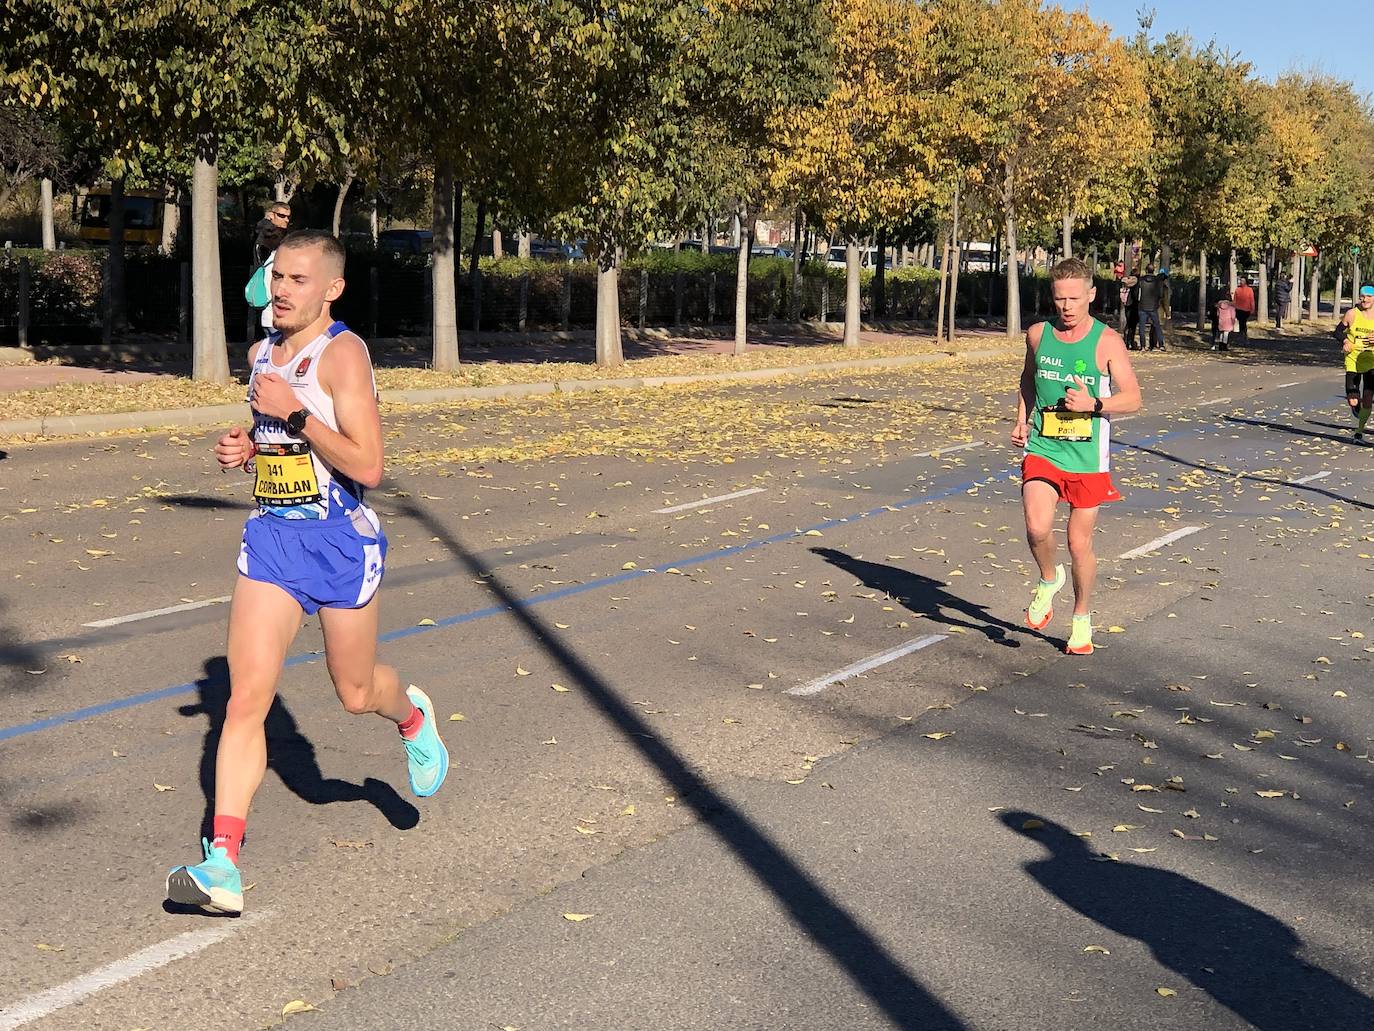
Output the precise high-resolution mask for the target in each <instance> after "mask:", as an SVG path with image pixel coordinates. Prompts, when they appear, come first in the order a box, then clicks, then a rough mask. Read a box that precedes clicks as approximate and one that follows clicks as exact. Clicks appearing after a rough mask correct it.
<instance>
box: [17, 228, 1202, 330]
mask: <svg viewBox="0 0 1374 1031" xmlns="http://www.w3.org/2000/svg"><path fill="white" fill-rule="evenodd" d="M21 255H22V256H25V257H28V259H29V261H30V265H31V270H32V274H31V280H30V291H29V318H30V327H31V328H30V333H29V339H30V341H31V342H43V343H50V344H62V343H91V342H94V341H96V340H98V339H99V337H100V325H101V316H102V311H103V304H104V300H103V292H102V276H103V268H102V266H103V262H104V258H105V252H104V251H103V250H81V251H61V252H55V253H53V252H43V251H22V252H6V253H5V254H4V256H3V257H0V342H6V343H13V342H14V339H15V335H16V325H17V309H18V280H19V272H18V269H19V262H18V258H19V257H20V256H21ZM126 260H127V269H126V275H125V281H126V308H127V312H128V316H129V322H130V327H131V329H132V330H134V331H135V332H140V333H152V334H169V335H171V334H176V333H177V332H178V329H179V327H180V325H181V324H182V322H181V305H182V297H181V286H182V276H183V269H182V263H181V262H179V261H177V260H175V259H172V258H168V257H165V256H162V255H159V254H157V253H156V252H153V251H150V250H144V249H139V248H130V249H129V251H128V255H127V259H126ZM250 271H251V268H250V267H249V265H248V264H247V263H246V262H243V261H238V262H235V261H234V260H233V258H232V256H231V255H228V254H226V256H225V260H224V261H223V262H222V263H221V283H222V294H223V303H224V309H225V326H226V330H227V333H228V336H229V339H230V340H231V341H235V342H238V341H246V340H248V339H249V338H250V327H254V328H253V329H252V330H251V332H253V333H255V332H256V329H255V327H256V325H257V320H256V318H255V317H254V316H253V313H250V312H249V310H248V307H247V304H246V303H245V302H244V300H243V286H244V283H246V282H247V279H248V276H249V274H250ZM792 274H793V269H792V262H791V260H790V259H787V258H755V259H753V260H752V261H751V262H750V264H749V294H748V318H749V321H750V322H751V323H755V324H766V323H769V322H781V321H789V320H790V319H791V311H792ZM345 275H346V278H347V280H348V286H347V288H346V289H345V291H344V294H343V296H342V297H341V298H340V299H339V300H338V301H337V302H335V304H334V308H333V311H334V314H335V315H336V316H337V317H338V318H340V319H342V320H343V321H345V322H347V323H348V324H349V325H351V326H353V327H354V328H356V329H357V330H358V331H359V332H361V333H363V334H365V335H368V336H378V337H406V336H420V337H423V336H428V335H429V332H430V320H431V309H432V280H431V270H430V268H429V262H428V259H427V258H426V257H425V256H423V255H418V256H408V257H398V256H395V255H390V254H386V253H378V252H370V251H358V252H353V253H350V255H349V258H348V266H347V269H346V273H345ZM735 275H736V260H735V256H734V255H732V254H709V255H708V254H698V253H690V252H688V253H682V254H676V253H673V252H670V251H654V252H649V253H646V254H643V255H639V256H635V257H632V258H630V259H628V260H627V261H626V262H625V263H624V265H623V267H622V269H621V273H620V318H621V324H622V325H623V326H625V327H672V326H680V327H707V326H711V327H724V326H728V325H731V324H733V322H734V317H735ZM874 278H875V276H874V272H873V270H871V269H864V270H862V271H861V272H860V303H861V306H862V309H863V317H864V318H866V319H872V318H874V317H875V312H874V304H873V284H874ZM456 280H457V283H456V285H457V294H458V309H459V310H458V318H459V326H460V329H462V330H464V331H471V330H472V329H473V328H474V327H476V326H480V329H481V330H482V331H484V332H492V331H520V330H528V331H546V330H573V329H590V328H592V327H593V326H594V325H595V322H596V266H595V265H594V264H593V263H590V262H572V263H548V262H542V261H531V260H528V259H519V258H500V259H493V258H483V259H481V260H480V263H479V274H478V276H477V277H476V278H475V279H474V277H472V276H471V274H470V269H469V266H468V264H467V263H464V265H463V266H462V268H461V269H460V270H459V272H458V274H457V276H456ZM885 280H886V312H885V317H886V318H888V319H890V320H894V321H900V320H919V321H925V322H931V321H934V319H935V318H936V314H937V313H936V306H937V303H938V299H939V275H938V273H937V272H935V271H933V270H931V269H927V268H924V267H921V266H905V267H901V268H895V269H889V270H887V274H886V276H885ZM1097 287H1098V296H1097V301H1096V303H1095V304H1094V305H1093V311H1094V312H1095V313H1098V314H1102V315H1104V316H1107V315H1111V316H1112V317H1114V313H1115V311H1116V297H1117V290H1116V284H1115V283H1113V282H1112V281H1111V280H1110V279H1103V278H1099V279H1098V280H1097ZM1196 296H1197V290H1196V281H1195V280H1185V281H1175V282H1174V307H1175V309H1176V310H1179V311H1188V310H1195V308H1196ZM800 302H801V303H800V309H801V310H800V314H801V318H802V319H804V320H808V321H815V320H823V321H839V320H841V319H843V317H844V306H845V270H844V269H842V268H831V267H829V266H827V265H825V264H824V263H822V262H818V261H809V262H805V263H804V264H803V265H802V282H801V289H800ZM1021 304H1022V315H1023V320H1024V321H1031V320H1033V319H1034V318H1035V316H1036V315H1037V314H1040V315H1044V316H1048V315H1049V314H1050V313H1051V312H1052V310H1053V305H1052V303H1051V299H1050V289H1049V283H1048V280H1047V279H1046V278H1045V275H1044V273H1043V272H1038V273H1036V274H1033V275H1024V276H1022V280H1021ZM957 313H958V316H959V317H960V318H970V317H982V318H989V319H1004V318H1005V316H1006V283H1005V277H1004V275H1003V274H1002V273H991V272H986V271H975V272H961V273H960V276H959V299H958V304H957Z"/></svg>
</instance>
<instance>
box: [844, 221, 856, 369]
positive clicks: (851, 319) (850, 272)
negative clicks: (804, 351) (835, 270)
mask: <svg viewBox="0 0 1374 1031" xmlns="http://www.w3.org/2000/svg"><path fill="white" fill-rule="evenodd" d="M859 315H860V312H859V241H858V239H857V238H855V237H852V236H851V237H850V238H849V240H848V241H847V242H846V244H845V248H844V346H845V347H858V346H859Z"/></svg>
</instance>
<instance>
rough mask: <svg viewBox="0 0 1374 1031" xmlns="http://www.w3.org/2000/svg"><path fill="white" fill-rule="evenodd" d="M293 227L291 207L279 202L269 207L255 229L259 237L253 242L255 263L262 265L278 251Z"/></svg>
mask: <svg viewBox="0 0 1374 1031" xmlns="http://www.w3.org/2000/svg"><path fill="white" fill-rule="evenodd" d="M290 226H291V205H289V204H287V203H286V202H285V201H277V202H276V203H275V204H272V205H270V206H269V207H268V209H267V212H266V213H265V214H264V215H263V217H262V219H261V220H259V222H258V224H257V226H255V227H254V228H255V229H256V231H257V236H256V238H255V239H254V240H253V261H254V263H255V264H257V265H261V264H262V263H263V262H264V261H266V260H267V258H268V255H270V254H271V253H272V252H273V251H275V250H276V249H277V244H279V243H281V241H282V237H283V236H285V235H286V233H287V231H288V230H289V229H290Z"/></svg>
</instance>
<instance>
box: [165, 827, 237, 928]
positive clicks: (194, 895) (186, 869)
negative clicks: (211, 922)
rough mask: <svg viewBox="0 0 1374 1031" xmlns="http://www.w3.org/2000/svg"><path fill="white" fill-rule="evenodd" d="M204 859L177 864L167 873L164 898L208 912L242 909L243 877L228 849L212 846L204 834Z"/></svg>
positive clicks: (201, 845) (226, 911) (202, 842)
mask: <svg viewBox="0 0 1374 1031" xmlns="http://www.w3.org/2000/svg"><path fill="white" fill-rule="evenodd" d="M200 847H201V848H203V849H204V850H205V862H203V863H198V864H197V865H195V866H178V867H177V868H176V869H174V870H172V871H171V872H170V873H169V874H168V875H167V898H168V899H170V900H171V901H172V902H179V903H181V904H182V905H183V906H199V907H200V908H201V909H205V910H208V911H210V912H211V913H242V912H243V878H242V877H240V876H239V868H238V867H237V866H235V865H234V861H233V860H232V859H230V858H229V851H228V849H224V848H214V847H212V846H211V845H210V842H208V841H206V840H205V839H204V838H201V839H200Z"/></svg>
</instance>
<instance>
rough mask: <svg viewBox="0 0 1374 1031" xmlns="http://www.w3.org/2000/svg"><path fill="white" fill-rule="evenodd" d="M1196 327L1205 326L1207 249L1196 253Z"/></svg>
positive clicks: (1204, 327)
mask: <svg viewBox="0 0 1374 1031" xmlns="http://www.w3.org/2000/svg"><path fill="white" fill-rule="evenodd" d="M1197 328H1198V329H1199V330H1203V329H1206V328H1207V249H1206V248H1205V247H1204V248H1203V249H1202V250H1200V251H1198V255H1197Z"/></svg>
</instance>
